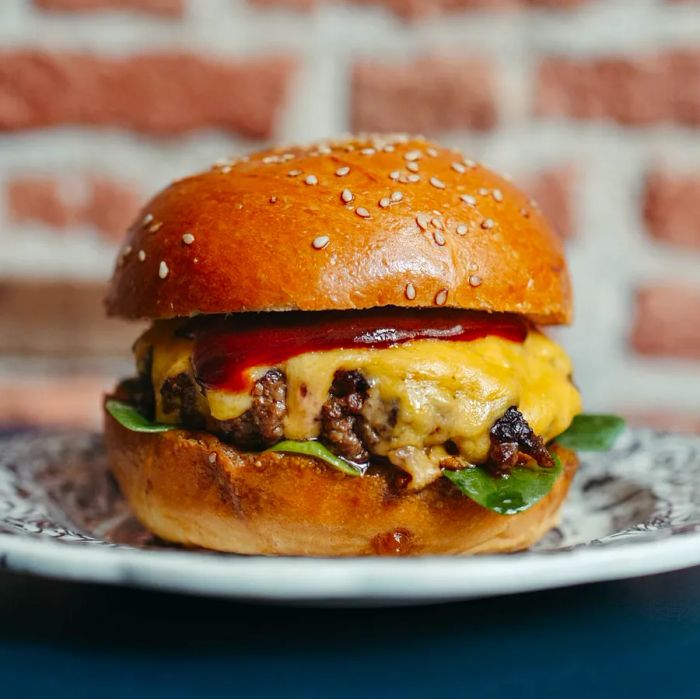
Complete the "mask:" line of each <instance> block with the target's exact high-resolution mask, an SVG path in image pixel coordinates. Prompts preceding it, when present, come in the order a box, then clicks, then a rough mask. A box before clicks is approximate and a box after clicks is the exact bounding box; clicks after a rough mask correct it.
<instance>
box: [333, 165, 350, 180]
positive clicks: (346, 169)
mask: <svg viewBox="0 0 700 699" xmlns="http://www.w3.org/2000/svg"><path fill="white" fill-rule="evenodd" d="M348 172H350V168H349V167H348V166H347V165H346V166H344V167H339V168H338V169H337V170H336V171H335V174H336V175H337V176H338V177H345V175H347V174H348Z"/></svg>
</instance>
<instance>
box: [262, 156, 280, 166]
mask: <svg viewBox="0 0 700 699" xmlns="http://www.w3.org/2000/svg"><path fill="white" fill-rule="evenodd" d="M262 161H263V163H265V165H269V164H270V163H277V162H279V158H278V157H277V156H276V155H266V156H265V157H264V158H263V159H262Z"/></svg>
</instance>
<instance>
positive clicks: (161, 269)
mask: <svg viewBox="0 0 700 699" xmlns="http://www.w3.org/2000/svg"><path fill="white" fill-rule="evenodd" d="M168 272H170V270H169V269H168V265H167V263H166V262H165V260H161V261H160V264H159V265H158V276H159V277H160V278H161V279H165V278H166V277H167V276H168Z"/></svg>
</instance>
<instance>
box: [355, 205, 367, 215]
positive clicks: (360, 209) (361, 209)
mask: <svg viewBox="0 0 700 699" xmlns="http://www.w3.org/2000/svg"><path fill="white" fill-rule="evenodd" d="M355 213H356V214H357V215H358V216H359V217H360V218H369V211H367V209H365V208H364V207H363V206H358V207H357V208H356V209H355Z"/></svg>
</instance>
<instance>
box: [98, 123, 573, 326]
mask: <svg viewBox="0 0 700 699" xmlns="http://www.w3.org/2000/svg"><path fill="white" fill-rule="evenodd" d="M343 168H349V171H348V172H347V174H345V170H344V169H343ZM411 168H413V170H416V169H417V171H415V172H414V171H412V170H411ZM392 173H394V174H393V175H392ZM416 177H419V178H420V180H419V181H410V179H409V178H412V179H414V180H415V178H416ZM396 178H398V180H397V179H396ZM344 190H347V193H346V194H345V197H344V198H343V192H344ZM394 192H399V193H400V194H396V195H395V199H397V200H394V201H392V200H391V195H392V193H394ZM399 197H400V200H398V199H399ZM344 199H345V200H347V201H345V200H344ZM185 234H190V235H191V236H194V240H192V238H190V237H189V236H187V237H186V238H185V239H183V235H185ZM144 256H145V257H144ZM436 304H437V305H442V304H444V305H447V306H453V307H457V308H465V309H474V310H482V311H509V312H514V313H520V314H523V315H527V316H529V317H531V318H532V319H533V320H535V321H536V322H539V323H562V322H568V321H569V320H570V316H571V290H570V283H569V276H568V272H567V268H566V262H565V260H564V256H563V253H562V248H561V244H560V242H559V240H558V238H557V236H556V235H555V234H554V233H553V232H552V230H551V228H550V226H549V224H548V223H547V222H546V221H545V219H544V218H543V217H542V215H541V214H540V212H539V210H538V209H537V207H536V206H535V205H533V203H532V202H530V201H529V200H528V198H527V197H526V196H525V195H524V194H523V193H522V192H520V191H519V190H517V189H516V188H515V187H514V186H513V185H512V184H510V182H508V181H507V180H505V179H503V178H501V177H499V176H498V175H496V174H494V173H493V172H491V171H489V170H487V169H486V168H484V167H482V166H481V165H478V164H476V165H475V164H472V163H470V162H468V161H464V158H463V157H462V156H461V155H460V154H459V153H457V152H455V151H453V150H448V149H446V148H442V147H440V146H438V145H436V144H434V143H431V142H428V141H425V140H422V139H419V138H415V139H408V138H406V137H400V136H393V137H392V136H382V137H366V138H365V137H358V138H353V139H350V140H344V141H333V142H330V141H329V142H325V143H323V144H317V145H315V146H312V147H309V148H300V147H294V148H288V149H275V150H271V151H266V152H261V153H256V154H254V155H252V156H250V158H244V159H242V160H238V161H235V162H234V161H231V162H227V163H225V164H223V165H220V166H217V167H215V168H213V169H212V170H210V171H209V172H204V173H202V174H199V175H195V176H193V177H188V178H185V179H183V180H179V181H177V182H174V183H173V184H171V185H170V186H169V187H167V188H166V189H165V190H163V191H162V192H161V193H160V194H157V195H156V196H155V197H154V198H153V199H152V200H151V201H150V202H149V203H148V204H147V205H146V207H145V208H144V210H143V211H142V212H141V215H140V217H139V219H138V220H137V221H136V222H135V223H134V225H133V226H132V227H131V229H130V231H129V235H128V240H127V245H126V246H125V247H124V249H123V250H122V254H121V255H120V258H119V260H118V263H117V268H116V270H115V273H114V276H113V278H112V282H111V287H110V290H109V294H108V298H107V308H108V311H109V313H110V314H111V315H119V316H125V317H128V318H151V319H156V318H169V317H173V316H189V315H191V314H194V313H232V312H239V311H272V310H292V309H298V310H309V311H316V310H333V309H341V310H342V309H355V308H370V307H374V306H388V305H394V306H410V307H418V306H426V307H429V306H433V305H436Z"/></svg>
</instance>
